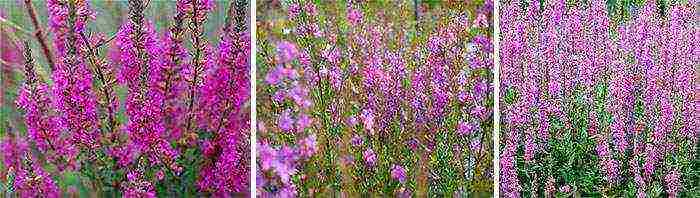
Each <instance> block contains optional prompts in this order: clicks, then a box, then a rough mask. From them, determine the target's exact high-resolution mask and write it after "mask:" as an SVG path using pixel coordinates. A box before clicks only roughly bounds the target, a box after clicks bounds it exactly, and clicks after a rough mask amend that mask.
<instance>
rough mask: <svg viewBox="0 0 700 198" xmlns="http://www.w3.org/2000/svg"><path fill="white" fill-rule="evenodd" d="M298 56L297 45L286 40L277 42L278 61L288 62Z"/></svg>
mask: <svg viewBox="0 0 700 198" xmlns="http://www.w3.org/2000/svg"><path fill="white" fill-rule="evenodd" d="M297 56H299V50H297V46H296V45H294V44H293V43H290V42H288V41H282V42H280V43H278V44H277V59H278V60H279V62H280V63H283V64H284V63H289V62H291V61H292V60H294V59H296V58H297Z"/></svg>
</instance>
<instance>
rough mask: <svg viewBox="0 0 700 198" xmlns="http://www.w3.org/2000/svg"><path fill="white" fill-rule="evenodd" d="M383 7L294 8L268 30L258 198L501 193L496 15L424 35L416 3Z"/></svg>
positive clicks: (463, 18)
mask: <svg viewBox="0 0 700 198" xmlns="http://www.w3.org/2000/svg"><path fill="white" fill-rule="evenodd" d="M458 4H459V3H458ZM489 4H490V1H489V3H486V4H485V5H484V6H488V5H489ZM446 5H447V4H446ZM377 6H379V4H378V3H367V4H362V3H354V2H353V1H350V2H347V4H345V3H341V2H337V3H328V4H325V5H324V6H323V7H317V5H316V4H315V3H313V2H312V1H292V2H289V3H285V4H282V9H283V10H278V11H280V12H281V13H283V14H286V15H287V18H286V19H284V21H283V22H279V23H278V22H277V21H274V20H276V19H270V20H271V21H269V23H267V21H265V20H262V22H259V24H258V27H260V29H262V30H261V31H260V32H259V34H258V43H259V45H258V49H259V50H258V52H259V53H258V54H257V57H258V63H257V64H258V65H257V67H258V70H257V71H258V73H260V74H261V75H260V76H259V77H258V79H260V80H259V81H258V82H259V83H258V86H257V87H258V90H257V96H258V98H257V107H256V108H257V112H258V113H257V118H258V119H257V121H258V133H257V135H258V137H259V138H258V142H259V143H258V148H259V149H258V151H259V152H258V153H257V155H258V162H257V163H258V167H259V169H258V172H257V173H256V174H257V178H258V179H257V185H258V186H257V192H258V194H262V195H271V196H281V197H287V196H295V195H296V196H305V195H309V196H315V195H326V194H334V193H335V192H340V193H342V194H345V195H349V196H353V195H367V194H370V195H371V194H375V195H396V196H411V195H412V194H416V195H419V196H420V195H421V194H423V193H436V194H457V195H460V194H471V193H474V194H479V193H489V192H491V188H492V187H491V186H492V181H493V180H492V178H491V175H490V172H491V170H492V169H490V168H489V167H491V155H490V154H489V153H490V152H489V151H490V150H491V148H490V146H489V145H490V144H488V143H486V142H489V141H490V138H491V136H490V135H488V134H490V131H491V125H492V112H491V110H490V109H491V107H492V104H493V98H492V97H491V94H490V93H492V90H493V89H492V88H491V82H492V81H491V79H492V78H493V76H492V73H491V70H492V68H493V61H492V60H493V57H492V55H493V48H492V47H491V39H490V28H491V27H490V26H489V25H488V23H487V22H486V21H488V20H489V18H490V17H491V11H490V9H477V8H471V9H454V10H450V9H445V10H441V9H435V10H434V11H433V13H431V14H435V15H436V16H438V15H445V16H439V17H440V19H441V20H436V21H440V22H430V23H427V24H420V25H421V26H425V27H420V28H418V29H414V28H416V27H417V26H418V24H416V26H413V25H411V23H409V24H407V23H404V20H405V19H404V18H403V17H405V16H406V15H408V14H409V13H410V14H411V15H412V14H413V13H411V12H408V11H410V10H411V8H410V7H412V4H408V3H407V2H400V1H397V2H390V3H387V5H384V6H388V7H387V8H384V7H381V8H380V7H377ZM464 7H466V6H464ZM375 9H382V10H386V11H387V12H386V13H384V12H376V10H375ZM338 11H341V12H340V14H338ZM468 16H479V17H471V18H470V17H468ZM258 17H261V16H260V15H259V16H258ZM263 18H264V16H263ZM414 22H419V21H414ZM280 24H281V25H282V27H278V26H277V25H280ZM465 24H467V25H466V26H465ZM470 24H475V25H474V26H470ZM464 27H469V28H464ZM423 28H425V29H435V30H434V31H423ZM280 30H281V31H280ZM482 142H483V144H482ZM467 183H472V184H474V185H465V184H467Z"/></svg>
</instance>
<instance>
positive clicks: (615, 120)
mask: <svg viewBox="0 0 700 198" xmlns="http://www.w3.org/2000/svg"><path fill="white" fill-rule="evenodd" d="M541 3H543V4H541ZM607 3H609V2H607ZM607 3H606V2H605V1H590V2H586V3H583V2H579V3H575V4H569V3H568V2H565V1H551V2H549V1H547V2H541V1H526V2H521V1H502V4H501V8H502V9H501V11H500V12H501V13H500V15H501V25H500V27H501V32H502V34H501V53H500V54H501V55H500V57H501V59H500V63H501V68H502V73H501V89H500V91H501V94H500V95H501V101H500V102H501V104H502V105H500V106H501V112H502V113H501V118H502V119H503V121H502V123H504V124H503V125H502V126H501V132H502V133H501V134H502V135H501V145H502V149H501V153H500V159H501V161H500V167H501V170H500V173H501V176H500V178H501V181H500V190H501V194H502V195H504V196H506V197H520V196H531V195H532V196H538V195H540V194H541V193H544V194H545V195H547V196H554V195H555V194H564V195H566V194H572V193H577V194H581V195H583V196H587V195H594V196H595V194H598V193H602V194H604V195H608V196H627V197H630V196H636V197H647V196H649V197H658V196H668V197H677V196H682V192H684V190H689V189H691V188H695V187H694V186H693V184H692V183H693V182H689V183H684V181H683V179H684V178H683V177H682V176H681V175H684V174H686V173H687V174H692V173H691V172H692V171H693V170H692V167H691V165H689V162H690V161H692V160H693V158H694V156H696V154H695V153H696V152H697V150H696V147H697V145H698V137H700V136H699V135H700V134H698V128H697V124H696V123H697V120H698V114H697V105H696V104H697V102H698V98H697V96H696V94H694V93H696V92H697V83H696V82H697V77H696V76H695V77H694V76H693V74H695V73H696V72H697V71H696V68H697V66H696V64H695V62H697V57H696V56H695V57H694V56H693V54H697V50H695V49H694V47H693V43H697V39H698V37H697V34H695V33H694V32H696V27H695V25H694V22H693V16H694V14H693V10H694V8H696V5H695V4H693V3H682V2H673V3H672V2H662V3H660V4H657V2H656V1H642V3H639V4H638V3H632V4H627V3H620V2H618V3H613V4H607ZM542 178H547V179H542ZM658 189H663V190H658Z"/></svg>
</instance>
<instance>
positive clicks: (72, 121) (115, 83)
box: [0, 0, 250, 197]
mask: <svg viewBox="0 0 700 198" xmlns="http://www.w3.org/2000/svg"><path fill="white" fill-rule="evenodd" d="M0 5H1V6H2V10H0V12H1V13H0V17H1V18H0V20H1V21H0V22H1V23H2V26H0V27H1V28H2V29H0V30H1V32H0V33H1V34H2V37H1V39H2V46H1V47H2V53H1V54H0V56H1V58H2V62H1V63H2V77H1V79H2V95H0V96H2V98H1V99H2V100H0V102H1V104H2V113H1V115H2V123H0V126H2V127H0V128H1V129H0V159H2V163H0V190H1V192H0V197H156V196H158V197H180V196H216V197H228V196H232V195H237V194H239V193H242V194H248V191H249V185H250V178H249V175H250V142H249V137H250V130H249V126H250V114H249V112H250V105H249V103H248V101H249V96H250V73H249V63H250V60H249V57H250V41H249V40H250V36H249V34H250V33H249V32H248V22H247V21H248V20H247V19H248V17H247V13H248V9H249V7H248V3H247V2H245V1H231V2H229V1H210V0H179V1H142V0H130V1H85V0H48V1H29V0H27V1H3V2H2V3H0ZM154 19H158V20H154Z"/></svg>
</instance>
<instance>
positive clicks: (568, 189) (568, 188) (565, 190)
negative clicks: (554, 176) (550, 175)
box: [559, 184, 571, 193]
mask: <svg viewBox="0 0 700 198" xmlns="http://www.w3.org/2000/svg"><path fill="white" fill-rule="evenodd" d="M559 192H563V193H569V192H571V186H569V184H566V185H564V186H562V187H559Z"/></svg>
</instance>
